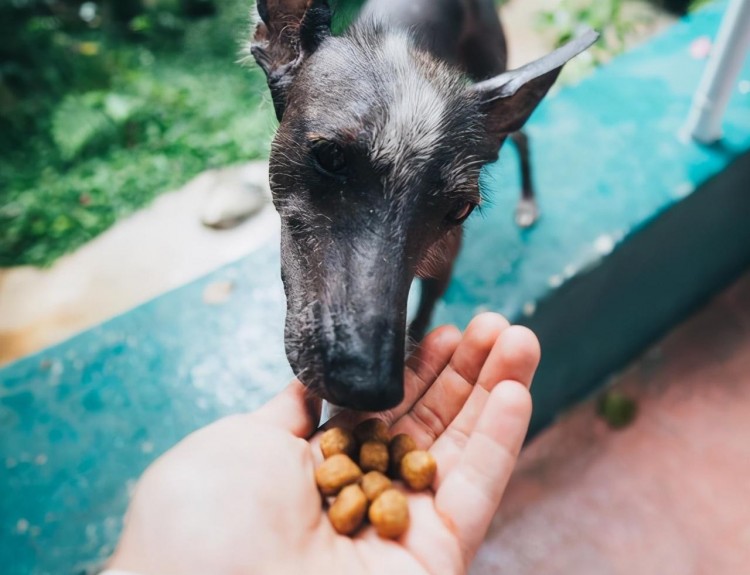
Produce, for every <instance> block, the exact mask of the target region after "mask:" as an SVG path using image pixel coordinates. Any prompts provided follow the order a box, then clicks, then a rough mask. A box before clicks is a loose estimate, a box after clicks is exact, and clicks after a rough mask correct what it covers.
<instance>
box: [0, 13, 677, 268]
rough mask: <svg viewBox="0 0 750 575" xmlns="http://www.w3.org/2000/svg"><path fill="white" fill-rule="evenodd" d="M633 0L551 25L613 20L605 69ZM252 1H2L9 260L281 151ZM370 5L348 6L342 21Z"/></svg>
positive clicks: (3, 226) (603, 50)
mask: <svg viewBox="0 0 750 575" xmlns="http://www.w3.org/2000/svg"><path fill="white" fill-rule="evenodd" d="M405 1H407V0H405ZM517 1H522V0H517ZM632 1H633V0H597V1H595V2H594V1H590V0H588V1H587V0H559V1H558V2H556V3H554V8H551V9H550V10H548V11H545V12H543V13H541V14H540V17H539V26H540V27H541V28H543V29H545V30H547V31H548V32H550V33H552V34H553V35H554V38H555V42H556V43H562V42H564V41H565V40H567V39H568V38H569V37H570V36H571V35H572V34H574V33H575V29H576V27H577V26H579V25H580V24H587V25H590V26H593V27H594V28H597V29H600V30H604V32H605V34H604V36H603V39H602V41H601V43H600V46H599V47H598V48H597V50H596V52H595V53H594V58H592V59H591V61H590V63H589V65H590V66H594V65H596V64H597V63H599V62H600V61H603V60H605V59H606V58H608V57H609V56H611V55H612V54H614V53H617V52H618V51H620V50H622V49H623V47H624V46H625V44H626V39H627V36H628V34H629V33H630V32H631V30H632V28H633V27H634V26H636V25H637V23H638V18H640V17H641V16H638V15H632V14H629V13H628V11H627V10H625V5H626V4H629V3H631V2H632ZM655 1H656V2H657V3H659V4H662V5H668V6H666V7H668V8H669V9H676V10H684V9H685V8H686V7H687V5H688V4H689V2H688V0H684V1H682V0H655ZM250 2H251V0H100V1H96V2H93V1H85V2H84V1H80V0H0V267H8V266H13V265H21V264H31V265H37V266H45V265H49V264H50V263H52V262H53V261H54V260H55V259H56V258H57V257H59V256H60V255H62V254H65V253H67V252H69V251H71V250H73V249H74V248H76V247H78V246H80V245H81V244H83V243H85V242H86V241H88V240H89V239H91V238H93V237H95V236H96V235H97V234H99V233H101V232H102V231H104V230H105V229H107V228H108V227H109V226H111V225H112V224H113V223H114V222H116V221H117V220H118V219H119V218H121V217H123V216H125V215H127V214H130V213H132V212H133V211H134V210H136V209H138V208H140V207H142V206H144V205H145V204H147V203H148V202H149V201H150V200H152V199H153V198H154V197H155V196H156V195H158V194H159V193H161V192H164V191H167V190H170V189H174V188H176V187H178V186H180V185H181V184H183V183H184V182H186V181H187V180H188V179H190V178H191V177H192V176H194V175H196V174H197V173H199V172H200V171H202V170H204V169H207V168H210V167H216V166H223V165H227V164H231V163H235V162H238V161H246V160H251V159H254V158H259V157H264V156H266V155H267V154H268V149H269V142H270V138H271V135H272V133H273V129H274V126H275V120H274V119H273V114H272V109H271V106H270V105H269V102H268V98H267V96H266V91H265V82H264V79H263V77H262V75H261V74H260V73H259V71H258V70H257V69H254V68H251V67H242V66H240V65H238V59H239V54H240V46H241V44H242V42H243V41H244V40H245V39H246V38H247V37H248V36H249V18H248V14H249V7H250ZM361 3H362V1H361V0H341V1H340V2H339V4H340V6H339V14H340V18H339V20H338V21H337V22H336V28H337V29H339V30H340V29H342V28H343V27H344V26H345V24H346V22H347V21H348V20H349V19H351V18H352V17H353V15H354V14H356V11H357V8H358V7H359V5H360V4H361ZM498 3H502V1H499V2H498Z"/></svg>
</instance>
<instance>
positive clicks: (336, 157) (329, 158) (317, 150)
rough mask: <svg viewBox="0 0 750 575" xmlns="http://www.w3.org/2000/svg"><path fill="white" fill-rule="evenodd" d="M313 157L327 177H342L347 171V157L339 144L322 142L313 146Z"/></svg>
mask: <svg viewBox="0 0 750 575" xmlns="http://www.w3.org/2000/svg"><path fill="white" fill-rule="evenodd" d="M313 155H314V156H315V162H316V164H317V166H316V167H318V168H319V169H320V170H321V171H323V172H324V173H325V174H326V175H332V176H340V175H342V174H343V172H344V171H345V170H346V155H345V154H344V150H342V149H341V146H339V145H338V144H334V143H333V142H329V141H328V140H320V141H318V142H316V143H315V145H314V146H313Z"/></svg>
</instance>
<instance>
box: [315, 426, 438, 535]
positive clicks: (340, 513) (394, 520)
mask: <svg viewBox="0 0 750 575" xmlns="http://www.w3.org/2000/svg"><path fill="white" fill-rule="evenodd" d="M320 450H321V451H322V452H323V457H324V458H325V461H324V462H323V464H322V465H321V466H320V467H318V469H317V470H316V471H315V481H316V483H317V484H318V488H319V489H320V492H321V493H322V494H323V496H324V502H325V503H328V502H329V498H332V497H335V499H333V501H332V502H331V503H330V506H329V508H328V517H329V518H330V520H331V524H332V525H333V528H334V529H335V530H336V531H338V532H339V533H341V534H342V535H352V534H353V533H354V532H355V531H357V529H359V527H360V526H361V525H362V523H363V522H364V519H365V515H367V516H368V518H369V519H370V523H372V525H373V526H374V527H375V530H376V531H377V532H378V535H380V536H381V537H387V538H390V539H395V538H397V537H400V536H401V535H403V534H404V533H405V532H406V530H407V529H408V528H409V506H408V504H407V501H406V496H405V495H404V494H403V493H402V492H401V491H399V490H398V489H394V487H393V483H392V480H401V481H403V482H404V483H405V484H406V485H407V486H408V487H409V488H410V489H413V490H415V491H421V490H423V489H427V488H429V487H430V485H432V481H433V480H434V479H435V472H436V471H437V465H436V463H435V459H434V458H433V457H432V455H430V454H429V453H428V452H427V451H422V450H419V449H417V445H416V443H414V440H413V439H412V438H411V437H409V436H408V435H407V434H405V433H402V434H399V435H396V436H395V437H393V438H391V437H390V435H389V433H388V426H387V425H386V424H385V423H384V422H383V421H381V420H380V419H368V420H366V421H363V422H362V423H360V424H359V425H357V426H356V427H355V428H354V430H353V431H347V430H346V429H342V428H340V427H334V428H332V429H329V430H328V431H326V432H325V433H323V435H322V436H321V438H320ZM355 461H356V462H358V463H359V464H357V463H355Z"/></svg>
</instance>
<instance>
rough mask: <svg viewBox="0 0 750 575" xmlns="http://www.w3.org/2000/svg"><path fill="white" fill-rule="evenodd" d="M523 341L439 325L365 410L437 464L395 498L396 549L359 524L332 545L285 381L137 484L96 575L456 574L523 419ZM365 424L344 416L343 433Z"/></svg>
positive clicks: (313, 415) (494, 322)
mask: <svg viewBox="0 0 750 575" xmlns="http://www.w3.org/2000/svg"><path fill="white" fill-rule="evenodd" d="M538 362H539V346H538V343H537V340H536V338H535V336H534V335H533V334H532V333H531V332H530V331H529V330H527V329H525V328H522V327H515V326H514V327H509V326H508V323H507V322H506V321H505V319H503V318H502V317H500V316H498V315H496V314H482V315H480V316H478V317H477V318H475V319H474V320H473V321H472V322H471V323H470V324H469V326H468V327H467V329H466V331H465V333H464V334H463V335H462V334H461V333H460V331H459V330H457V329H456V328H453V327H442V328H439V329H437V330H435V331H434V332H432V333H431V334H430V335H428V336H427V337H426V338H425V340H424V341H423V342H422V344H421V345H420V346H419V348H418V349H417V350H416V351H415V353H414V354H413V355H412V356H411V357H410V358H409V359H408V360H407V365H406V373H405V399H404V401H403V402H402V404H401V405H399V406H398V407H396V408H394V409H392V410H390V411H386V412H383V413H380V414H377V416H378V417H380V418H382V419H384V420H385V421H386V422H387V423H388V424H389V425H390V427H391V432H392V434H396V433H409V434H410V435H412V437H414V439H415V441H416V442H417V445H418V446H419V447H420V448H421V449H429V450H430V451H431V452H432V454H433V456H434V457H435V459H436V460H437V464H438V474H437V477H436V479H435V482H434V484H433V490H432V491H430V492H421V493H411V492H407V496H408V499H409V510H410V515H411V527H410V528H409V530H408V531H407V532H406V534H404V535H403V536H402V537H401V538H400V539H399V540H397V541H391V540H385V539H381V538H380V537H378V536H377V534H376V533H375V532H374V529H373V528H372V527H371V526H367V527H364V528H363V529H361V530H360V531H359V532H358V533H357V535H356V536H355V537H354V538H350V537H344V536H341V535H338V534H337V533H336V532H335V531H334V530H333V527H332V526H331V525H330V523H329V521H328V518H327V517H326V515H325V512H324V510H323V509H322V507H321V499H320V495H319V493H318V491H317V488H316V485H315V481H314V468H315V466H316V465H318V464H319V463H320V461H321V460H322V456H321V455H320V450H319V448H318V441H319V435H320V434H319V433H316V427H317V425H318V419H319V416H320V403H319V402H317V401H315V400H311V399H310V398H309V397H307V394H306V392H305V389H304V387H303V386H302V384H300V383H299V381H297V380H294V381H293V382H292V383H291V384H290V385H289V386H288V387H287V388H286V389H285V390H284V391H283V392H281V393H280V394H279V395H278V396H276V397H275V398H274V399H272V400H271V401H270V402H269V403H267V404H266V405H265V406H263V407H262V408H261V409H259V410H258V411H256V412H254V413H252V414H244V415H235V416H230V417H227V418H225V419H222V420H220V421H218V422H216V423H214V424H212V425H210V426H208V427H206V428H204V429H202V430H199V431H197V432H195V433H193V434H192V435H190V436H188V437H187V438H186V439H185V440H183V441H182V442H181V443H179V444H178V445H177V446H176V447H174V448H173V449H172V450H170V451H169V452H167V453H166V454H165V455H164V456H162V457H161V458H160V459H159V460H157V461H156V462H155V463H154V464H153V465H152V466H151V467H150V468H149V469H148V470H147V471H146V472H145V473H144V475H143V477H142V479H141V481H140V482H139V485H138V488H137V489H136V493H135V496H134V498H133V501H132V502H131V505H130V508H129V510H128V514H127V517H126V522H125V529H124V532H123V534H122V537H121V540H120V543H119V545H118V547H117V550H116V552H115V555H114V556H113V558H112V560H111V563H110V565H109V567H110V568H111V569H118V570H124V571H132V572H134V573H139V574H140V575H172V574H175V575H177V574H179V575H193V574H195V575H207V574H210V575H224V574H227V575H229V574H232V575H237V574H243V573H253V574H255V573H274V574H277V573H279V574H284V573H290V574H295V575H296V574H299V573H313V574H315V573H321V574H323V573H325V574H326V575H328V574H334V573H342V574H343V573H345V574H350V573H363V572H371V573H410V574H412V573H413V574H427V573H433V574H441V575H442V574H446V573H465V572H466V571H467V569H468V566H469V564H470V562H471V560H472V558H473V556H474V554H475V552H476V550H477V548H478V547H479V545H480V543H481V542H482V540H483V538H484V536H485V534H486V532H487V529H488V527H489V524H490V521H491V519H492V517H493V515H494V514H495V512H496V510H497V507H498V506H499V504H500V500H501V498H502V495H503V492H504V490H505V486H506V484H507V482H508V479H509V477H510V474H511V471H512V470H513V467H514V466H515V463H516V458H517V455H518V452H519V450H520V448H521V445H522V442H523V439H524V437H525V434H526V430H527V426H528V423H529V418H530V415H531V400H530V395H529V392H528V387H529V385H530V383H531V380H532V377H533V374H534V371H535V370H536V367H537V364H538ZM371 416H372V414H363V413H354V412H343V413H341V414H339V415H337V416H336V417H335V418H334V419H333V420H332V421H331V422H330V423H329V424H328V426H330V425H342V426H344V427H351V426H353V425H354V424H356V423H357V422H358V421H361V420H363V419H366V418H368V417H371Z"/></svg>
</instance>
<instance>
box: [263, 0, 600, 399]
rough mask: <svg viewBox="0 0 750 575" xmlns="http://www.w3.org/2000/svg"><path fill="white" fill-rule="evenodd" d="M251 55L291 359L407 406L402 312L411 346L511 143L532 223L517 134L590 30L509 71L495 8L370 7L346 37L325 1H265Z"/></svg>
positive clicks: (349, 393)
mask: <svg viewBox="0 0 750 575" xmlns="http://www.w3.org/2000/svg"><path fill="white" fill-rule="evenodd" d="M256 8H257V12H258V14H257V16H258V19H257V20H256V22H257V24H256V26H255V30H254V34H253V37H252V39H251V41H250V44H249V48H250V52H251V53H252V55H253V57H254V58H255V60H256V62H257V63H258V65H259V66H260V67H261V68H262V69H263V70H264V72H265V73H266V76H267V79H268V86H269V88H270V91H271V97H272V99H273V104H274V108H275V111H276V116H277V118H278V120H279V128H278V131H277V133H276V137H275V139H274V142H273V146H272V150H271V158H270V181H271V190H272V193H273V201H274V205H275V206H276V209H277V210H278V212H279V215H280V217H281V277H282V280H283V283H284V289H285V292H286V296H287V316H286V330H285V344H286V352H287V357H288V359H289V362H290V364H291V366H292V369H293V370H294V371H295V373H296V374H297V375H298V377H299V378H300V379H301V380H302V382H303V383H304V384H305V385H306V386H307V387H308V388H309V389H310V390H311V391H312V392H313V393H315V394H317V395H319V396H321V397H323V398H324V399H327V400H329V401H330V402H331V403H333V404H336V405H339V406H343V407H349V408H352V409H360V410H368V411H377V410H383V409H388V408H391V407H393V406H394V405H397V404H398V403H399V402H400V401H401V400H402V398H403V393H404V392H403V368H404V354H405V348H406V342H407V320H406V303H407V297H408V294H409V288H410V285H411V283H412V281H413V280H414V278H415V277H419V278H421V279H422V294H421V301H420V304H419V307H418V311H417V314H416V317H415V318H414V320H413V321H412V323H411V325H410V326H409V328H408V335H409V336H410V337H411V338H412V339H414V340H418V339H420V338H421V337H422V335H423V334H424V332H425V330H426V329H427V327H428V325H429V320H430V316H431V313H432V309H433V307H434V305H435V302H436V301H437V299H438V298H439V297H440V296H441V295H442V293H443V291H444V290H445V288H446V286H447V284H448V281H449V278H450V275H451V270H452V266H453V260H454V259H455V257H456V255H457V253H458V249H459V246H460V242H461V225H462V224H463V222H464V221H465V220H466V218H468V217H469V215H470V214H471V213H472V211H473V210H474V208H476V207H477V206H478V205H479V204H480V202H481V194H480V190H479V172H480V169H481V167H482V166H483V165H484V164H486V163H488V162H492V161H494V160H496V159H497V155H498V152H499V150H500V147H501V146H502V144H503V142H504V141H505V140H506V139H507V138H508V137H510V139H511V140H512V141H513V142H514V143H515V144H516V145H517V147H518V149H519V152H520V157H521V171H522V188H523V190H522V197H521V202H520V204H519V208H518V210H517V213H516V219H517V221H518V222H519V223H520V224H522V225H529V224H531V223H532V222H533V220H534V219H535V218H536V205H535V202H534V196H533V190H532V184H531V176H530V168H529V158H528V144H527V139H526V136H525V135H524V134H523V132H521V131H520V129H521V127H522V126H523V124H524V123H525V122H526V120H527V119H528V117H529V116H530V115H531V113H532V112H533V111H534V109H535V108H536V106H537V105H538V104H539V102H540V101H541V99H542V98H543V97H544V96H545V94H546V93H547V91H548V90H549V88H550V87H551V86H552V84H553V83H554V82H555V80H556V78H557V76H558V74H559V73H560V70H561V68H562V66H563V65H564V64H565V63H566V62H567V61H568V60H569V59H571V58H572V57H574V56H576V55H577V54H579V53H580V52H582V51H583V50H585V49H586V48H587V47H589V46H590V45H591V44H592V43H593V42H594V41H595V40H596V38H597V36H598V35H597V34H596V33H595V32H593V31H591V30H589V31H587V32H585V33H583V34H582V35H581V36H579V37H578V38H577V39H575V40H573V41H571V42H570V43H569V44H567V45H565V46H563V47H562V48H560V49H558V50H556V51H555V52H553V53H551V54H549V55H547V56H545V57H543V58H541V59H539V60H536V61H534V62H532V63H530V64H527V65H526V66H523V67H521V68H518V69H516V70H511V71H507V70H506V61H507V57H506V45H505V38H504V35H503V30H502V27H501V25H500V21H499V20H498V16H497V13H496V10H495V6H494V2H493V0H369V1H368V2H367V3H366V4H365V5H364V7H363V9H362V12H361V14H360V16H359V17H358V19H357V20H356V21H355V22H354V24H353V25H352V26H351V27H350V28H349V29H348V30H347V31H345V32H344V33H343V34H342V35H339V36H334V35H332V34H331V9H330V7H329V5H328V2H327V1H326V0H258V1H257V5H256Z"/></svg>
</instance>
